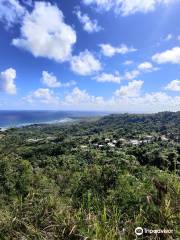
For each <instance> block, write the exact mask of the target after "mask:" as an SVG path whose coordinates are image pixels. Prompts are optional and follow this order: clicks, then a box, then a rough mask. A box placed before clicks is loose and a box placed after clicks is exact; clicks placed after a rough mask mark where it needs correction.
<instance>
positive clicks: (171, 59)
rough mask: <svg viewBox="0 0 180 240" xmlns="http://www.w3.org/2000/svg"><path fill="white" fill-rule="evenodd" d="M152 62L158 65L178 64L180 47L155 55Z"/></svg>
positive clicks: (179, 61)
mask: <svg viewBox="0 0 180 240" xmlns="http://www.w3.org/2000/svg"><path fill="white" fill-rule="evenodd" d="M152 60H153V61H155V62H156V63H159V64H163V63H173V64H180V47H174V48H172V49H170V50H166V51H164V52H161V53H156V54H155V55H154V56H153V57H152Z"/></svg>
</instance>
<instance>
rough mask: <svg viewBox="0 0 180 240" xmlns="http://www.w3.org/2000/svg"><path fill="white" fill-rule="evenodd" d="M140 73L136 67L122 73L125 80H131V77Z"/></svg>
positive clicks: (135, 76) (133, 77)
mask: <svg viewBox="0 0 180 240" xmlns="http://www.w3.org/2000/svg"><path fill="white" fill-rule="evenodd" d="M140 74H141V73H140V71H139V70H137V69H135V70H132V71H126V72H125V74H124V79H125V80H133V79H135V78H137V77H138V76H139V75H140Z"/></svg>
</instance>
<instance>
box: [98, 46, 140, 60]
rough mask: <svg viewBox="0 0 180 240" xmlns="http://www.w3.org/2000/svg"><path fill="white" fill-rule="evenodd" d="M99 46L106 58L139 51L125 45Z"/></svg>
mask: <svg viewBox="0 0 180 240" xmlns="http://www.w3.org/2000/svg"><path fill="white" fill-rule="evenodd" d="M99 46H100V48H101V51H102V53H103V55H104V56H106V57H112V56H114V55H115V54H126V53H130V52H135V51H137V50H136V49H135V48H133V47H127V46H126V45H125V44H121V46H120V47H113V46H112V45H110V44H100V45H99Z"/></svg>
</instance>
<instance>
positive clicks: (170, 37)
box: [164, 33, 173, 41]
mask: <svg viewBox="0 0 180 240" xmlns="http://www.w3.org/2000/svg"><path fill="white" fill-rule="evenodd" d="M172 38H173V35H172V34H171V33H169V34H168V35H167V36H166V37H165V39H164V40H165V41H170V40H171V39H172Z"/></svg>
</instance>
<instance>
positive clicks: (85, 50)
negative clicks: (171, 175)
mask: <svg viewBox="0 0 180 240" xmlns="http://www.w3.org/2000/svg"><path fill="white" fill-rule="evenodd" d="M179 12H180V0H133V1H131V0H46V1H45V0H44V1H37V0H34V1H33V0H19V1H18V0H0V110H5V109H7V110H15V109H16V110H40V109H42V110H46V109H47V110H85V111H91V110H92V111H113V112H139V113H142V112H147V113H150V112H160V111H180V18H179Z"/></svg>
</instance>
